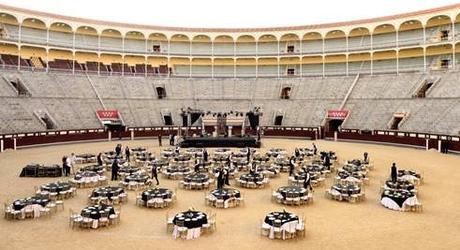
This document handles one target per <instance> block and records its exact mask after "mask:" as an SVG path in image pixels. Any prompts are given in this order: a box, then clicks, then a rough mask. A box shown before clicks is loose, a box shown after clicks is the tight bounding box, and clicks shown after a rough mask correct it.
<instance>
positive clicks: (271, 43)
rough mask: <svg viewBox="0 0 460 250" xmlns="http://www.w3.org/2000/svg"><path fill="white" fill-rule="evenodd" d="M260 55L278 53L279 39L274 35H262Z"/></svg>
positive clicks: (258, 50)
mask: <svg viewBox="0 0 460 250" xmlns="http://www.w3.org/2000/svg"><path fill="white" fill-rule="evenodd" d="M257 52H258V53H257V54H258V55H278V39H277V38H276V37H275V36H274V35H268V34H267V35H262V36H260V37H259V39H258V47H257Z"/></svg>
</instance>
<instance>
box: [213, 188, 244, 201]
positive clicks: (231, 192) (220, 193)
mask: <svg viewBox="0 0 460 250" xmlns="http://www.w3.org/2000/svg"><path fill="white" fill-rule="evenodd" d="M211 194H212V195H214V197H216V198H217V199H218V200H224V201H226V200H228V199H230V198H240V197H241V193H240V191H239V190H238V189H234V188H222V189H214V190H212V191H211Z"/></svg>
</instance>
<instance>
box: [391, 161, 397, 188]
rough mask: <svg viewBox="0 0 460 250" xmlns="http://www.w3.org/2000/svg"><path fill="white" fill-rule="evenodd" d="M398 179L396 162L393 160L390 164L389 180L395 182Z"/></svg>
mask: <svg viewBox="0 0 460 250" xmlns="http://www.w3.org/2000/svg"><path fill="white" fill-rule="evenodd" d="M397 180H398V169H397V168H396V163H394V162H393V165H392V166H391V182H393V183H396V181H397Z"/></svg>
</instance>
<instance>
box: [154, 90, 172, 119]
mask: <svg viewBox="0 0 460 250" xmlns="http://www.w3.org/2000/svg"><path fill="white" fill-rule="evenodd" d="M155 90H156V91H157V97H158V99H165V98H166V89H165V88H164V87H156V88H155ZM170 125H171V124H170Z"/></svg>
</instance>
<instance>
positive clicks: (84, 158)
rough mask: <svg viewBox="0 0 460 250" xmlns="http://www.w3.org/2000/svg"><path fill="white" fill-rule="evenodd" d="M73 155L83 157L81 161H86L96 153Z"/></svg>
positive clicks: (94, 156)
mask: <svg viewBox="0 0 460 250" xmlns="http://www.w3.org/2000/svg"><path fill="white" fill-rule="evenodd" d="M75 157H77V158H81V159H83V161H88V160H90V159H93V158H94V159H96V155H94V154H78V155H76V156H75Z"/></svg>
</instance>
